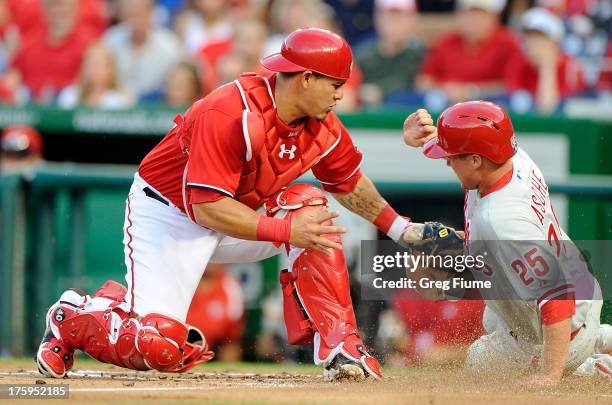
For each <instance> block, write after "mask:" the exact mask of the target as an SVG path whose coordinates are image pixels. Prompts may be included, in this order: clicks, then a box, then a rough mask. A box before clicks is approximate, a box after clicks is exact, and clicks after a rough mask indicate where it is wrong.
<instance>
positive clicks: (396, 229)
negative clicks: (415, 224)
mask: <svg viewBox="0 0 612 405" xmlns="http://www.w3.org/2000/svg"><path fill="white" fill-rule="evenodd" d="M410 223H411V222H410V218H404V217H402V216H401V215H399V214H398V213H397V212H395V210H394V209H393V208H391V206H390V205H388V204H387V206H386V207H385V208H384V209H383V210H382V212H381V213H380V214H379V215H378V216H377V217H376V219H375V220H374V225H376V227H377V228H378V229H380V230H381V231H382V232H384V233H386V234H387V236H388V237H389V238H391V239H392V240H394V241H398V240H399V239H400V238H401V237H402V235H403V233H404V231H405V230H406V228H408V226H409V225H410Z"/></svg>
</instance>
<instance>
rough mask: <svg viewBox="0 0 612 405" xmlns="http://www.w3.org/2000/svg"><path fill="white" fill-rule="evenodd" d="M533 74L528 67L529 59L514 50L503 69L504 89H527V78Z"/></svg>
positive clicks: (528, 88)
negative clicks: (512, 55)
mask: <svg viewBox="0 0 612 405" xmlns="http://www.w3.org/2000/svg"><path fill="white" fill-rule="evenodd" d="M532 76H533V74H532V72H531V71H530V69H529V61H528V60H527V57H526V56H525V55H523V54H522V53H518V52H516V53H515V54H514V57H513V58H512V59H511V60H510V62H509V63H508V64H507V67H506V69H505V71H504V82H505V85H506V90H508V91H511V92H512V91H516V90H529V91H531V90H532V89H530V86H529V80H528V79H530V78H532Z"/></svg>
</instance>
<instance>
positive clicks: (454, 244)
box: [404, 222, 465, 270]
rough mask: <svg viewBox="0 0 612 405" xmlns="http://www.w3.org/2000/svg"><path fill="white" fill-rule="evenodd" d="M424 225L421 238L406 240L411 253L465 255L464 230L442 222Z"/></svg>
mask: <svg viewBox="0 0 612 405" xmlns="http://www.w3.org/2000/svg"><path fill="white" fill-rule="evenodd" d="M423 226H424V227H423V235H422V236H421V240H415V241H404V243H405V245H406V247H407V248H408V249H409V250H410V253H411V254H413V255H416V254H424V255H428V256H459V255H463V252H464V249H463V248H464V246H463V238H464V236H465V235H464V232H462V231H456V230H455V229H454V228H451V227H449V226H445V225H443V224H441V223H440V222H425V223H424V224H423ZM446 270H448V269H446Z"/></svg>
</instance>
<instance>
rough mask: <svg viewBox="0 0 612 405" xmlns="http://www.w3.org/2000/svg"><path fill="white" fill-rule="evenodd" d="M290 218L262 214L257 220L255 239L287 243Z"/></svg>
mask: <svg viewBox="0 0 612 405" xmlns="http://www.w3.org/2000/svg"><path fill="white" fill-rule="evenodd" d="M290 238H291V218H287V219H277V218H271V217H267V216H265V215H262V216H260V217H259V222H257V240H261V241H268V242H282V243H289V239H290Z"/></svg>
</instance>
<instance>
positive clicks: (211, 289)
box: [187, 271, 244, 349]
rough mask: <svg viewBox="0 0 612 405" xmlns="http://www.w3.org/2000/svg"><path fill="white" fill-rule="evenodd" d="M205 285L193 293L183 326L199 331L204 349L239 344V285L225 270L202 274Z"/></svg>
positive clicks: (241, 317)
mask: <svg viewBox="0 0 612 405" xmlns="http://www.w3.org/2000/svg"><path fill="white" fill-rule="evenodd" d="M204 277H205V278H207V279H208V280H207V281H208V283H205V285H206V288H202V286H200V287H198V289H197V290H196V292H195V294H194V296H193V300H192V301H191V306H190V307H189V312H188V313H187V323H188V324H190V325H193V326H195V327H196V328H198V329H200V331H202V333H203V334H204V337H205V338H206V342H207V343H208V346H209V347H210V348H212V349H214V348H215V347H216V346H217V345H219V344H220V343H226V342H235V341H239V340H240V338H241V337H242V331H243V329H244V297H243V294H242V286H241V285H240V284H239V283H238V281H237V280H236V279H235V278H234V277H233V276H232V275H231V274H229V273H227V272H226V271H219V272H217V273H214V274H212V275H210V276H209V275H205V276H204Z"/></svg>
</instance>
